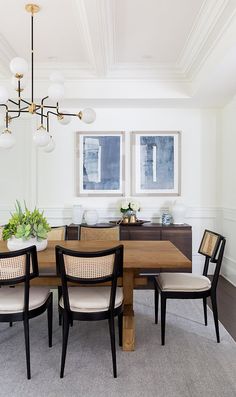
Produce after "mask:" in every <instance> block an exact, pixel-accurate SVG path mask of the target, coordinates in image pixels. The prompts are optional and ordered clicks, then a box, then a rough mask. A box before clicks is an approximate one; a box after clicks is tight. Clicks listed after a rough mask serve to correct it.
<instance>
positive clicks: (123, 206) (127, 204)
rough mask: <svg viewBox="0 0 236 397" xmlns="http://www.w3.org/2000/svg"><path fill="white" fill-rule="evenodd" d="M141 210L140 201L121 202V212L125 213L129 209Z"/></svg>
mask: <svg viewBox="0 0 236 397" xmlns="http://www.w3.org/2000/svg"><path fill="white" fill-rule="evenodd" d="M129 210H130V211H135V212H136V211H140V204H139V202H138V201H135V200H132V201H129V200H123V201H122V202H121V204H120V212H122V213H125V212H127V211H129Z"/></svg>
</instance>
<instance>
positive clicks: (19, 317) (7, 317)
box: [0, 245, 53, 379]
mask: <svg viewBox="0 0 236 397" xmlns="http://www.w3.org/2000/svg"><path fill="white" fill-rule="evenodd" d="M22 255H25V256H26V267H25V276H21V277H17V278H9V279H0V286H7V285H9V286H12V287H14V286H16V285H17V284H22V283H24V309H23V311H22V312H17V313H2V314H0V322H9V323H10V326H12V323H13V322H16V321H23V323H24V334H25V351H26V367H27V378H28V379H31V369H30V339H29V320H30V319H32V318H34V317H37V316H39V315H40V314H42V313H44V312H45V311H46V310H47V320H48V345H49V347H52V314H53V306H52V304H53V295H52V292H50V294H49V296H48V298H47V300H46V302H45V303H44V304H43V305H41V306H40V307H38V308H36V309H33V310H29V291H30V280H32V279H33V278H35V277H38V275H39V271H38V259H37V251H36V246H35V245H34V246H31V247H28V248H24V249H21V250H17V251H12V252H2V253H0V259H6V258H16V257H18V256H22ZM31 266H32V272H30V267H31Z"/></svg>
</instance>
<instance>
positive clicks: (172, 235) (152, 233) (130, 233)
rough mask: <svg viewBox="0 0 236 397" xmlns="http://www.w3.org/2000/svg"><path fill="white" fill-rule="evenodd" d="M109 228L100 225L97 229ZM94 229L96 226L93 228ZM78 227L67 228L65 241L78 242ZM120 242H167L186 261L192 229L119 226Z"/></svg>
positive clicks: (156, 225)
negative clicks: (178, 251) (183, 256)
mask: <svg viewBox="0 0 236 397" xmlns="http://www.w3.org/2000/svg"><path fill="white" fill-rule="evenodd" d="M99 226H100V227H101V226H103V227H104V226H107V227H109V226H111V224H107V223H106V224H104V223H100V224H98V225H97V227H99ZM94 227H96V226H94ZM78 236H79V225H74V224H71V225H69V226H67V239H68V240H78ZM120 239H121V240H169V241H171V242H172V243H173V244H174V245H175V246H176V247H177V248H178V249H179V250H180V251H181V252H182V253H183V254H184V255H185V256H186V257H187V258H188V259H190V260H192V227H191V226H190V225H187V224H183V225H169V226H165V225H162V224H160V223H144V224H143V225H138V226H130V225H125V226H124V225H120Z"/></svg>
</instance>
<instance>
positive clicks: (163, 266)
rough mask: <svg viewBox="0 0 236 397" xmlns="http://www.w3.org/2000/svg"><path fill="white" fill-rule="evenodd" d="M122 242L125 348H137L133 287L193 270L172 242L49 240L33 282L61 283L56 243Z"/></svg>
mask: <svg viewBox="0 0 236 397" xmlns="http://www.w3.org/2000/svg"><path fill="white" fill-rule="evenodd" d="M120 244H122V245H123V246H124V261H123V279H122V280H121V283H122V285H123V294H124V313H123V350H124V351H133V350H135V316H134V308H133V295H134V294H133V292H134V288H135V287H137V286H139V287H145V285H146V283H147V279H148V274H158V273H159V272H162V271H172V272H173V271H187V272H189V271H191V269H192V263H191V261H190V260H189V259H188V258H187V257H186V256H185V255H184V254H183V253H182V252H181V251H180V250H179V249H178V248H176V247H175V245H174V244H173V243H171V242H170V241H147V240H145V241H144V240H143V241H140V240H139V241H135V240H124V241H96V240H93V241H80V240H66V241H62V240H60V241H48V245H47V248H46V249H45V250H44V251H40V252H38V253H37V256H38V264H39V277H38V278H36V279H33V280H32V281H31V282H32V283H33V284H36V285H48V286H50V287H55V286H58V285H60V278H59V277H58V276H57V273H56V257H55V246H56V245H60V246H62V247H65V248H68V249H71V250H75V251H100V250H103V249H107V248H111V247H115V246H117V245H120ZM6 251H8V250H7V244H6V242H5V241H0V252H6Z"/></svg>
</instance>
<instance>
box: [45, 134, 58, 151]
mask: <svg viewBox="0 0 236 397" xmlns="http://www.w3.org/2000/svg"><path fill="white" fill-rule="evenodd" d="M55 147H56V143H55V141H54V139H53V138H52V137H50V141H49V143H48V144H47V145H46V146H44V148H43V150H44V152H46V153H51V152H52V151H53V150H54V149H55Z"/></svg>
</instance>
